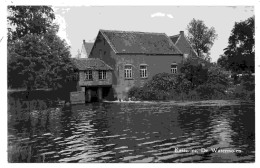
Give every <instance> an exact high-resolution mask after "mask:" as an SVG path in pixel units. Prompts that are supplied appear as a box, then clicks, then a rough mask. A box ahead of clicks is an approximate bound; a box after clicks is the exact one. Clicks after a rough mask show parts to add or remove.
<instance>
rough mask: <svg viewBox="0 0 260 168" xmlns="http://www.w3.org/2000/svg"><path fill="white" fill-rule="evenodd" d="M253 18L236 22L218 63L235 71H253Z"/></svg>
mask: <svg viewBox="0 0 260 168" xmlns="http://www.w3.org/2000/svg"><path fill="white" fill-rule="evenodd" d="M254 36H255V18H254V16H253V17H250V18H248V19H247V20H245V21H241V22H236V23H235V26H234V28H233V29H232V32H231V35H230V37H229V40H228V46H227V48H225V49H224V56H222V57H220V58H219V60H218V63H219V64H220V65H221V66H223V67H225V68H226V69H228V70H232V71H233V72H236V73H242V72H254V68H255V66H254V64H255V63H254V60H255V37H254Z"/></svg>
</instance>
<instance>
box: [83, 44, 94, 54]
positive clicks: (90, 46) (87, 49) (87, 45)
mask: <svg viewBox="0 0 260 168" xmlns="http://www.w3.org/2000/svg"><path fill="white" fill-rule="evenodd" d="M83 45H84V47H85V50H86V52H87V55H89V54H90V51H91V49H92V47H93V45H94V43H88V42H83Z"/></svg>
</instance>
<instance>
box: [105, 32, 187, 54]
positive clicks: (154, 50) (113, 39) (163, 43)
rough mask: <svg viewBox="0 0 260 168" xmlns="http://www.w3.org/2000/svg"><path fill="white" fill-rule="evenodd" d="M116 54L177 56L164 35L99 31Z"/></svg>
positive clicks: (173, 46) (178, 51)
mask: <svg viewBox="0 0 260 168" xmlns="http://www.w3.org/2000/svg"><path fill="white" fill-rule="evenodd" d="M100 33H101V34H102V35H103V36H104V38H105V39H106V40H107V42H108V44H109V45H110V46H111V48H112V49H113V50H114V52H115V53H116V54H147V55H179V54H182V53H181V51H180V50H179V49H178V48H177V47H176V46H175V45H174V44H173V42H172V41H171V39H170V38H169V37H168V36H167V35H166V34H165V33H149V32H133V31H112V30H100Z"/></svg>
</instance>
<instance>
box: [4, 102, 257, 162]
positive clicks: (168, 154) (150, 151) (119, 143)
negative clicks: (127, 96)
mask: <svg viewBox="0 0 260 168" xmlns="http://www.w3.org/2000/svg"><path fill="white" fill-rule="evenodd" d="M8 119H9V121H8V143H9V146H8V150H9V161H11V162H253V161H254V158H255V154H254V151H255V142H254V131H255V129H254V105H252V104H251V105H247V104H244V105H234V106H232V105H229V106H213V105H211V106H192V105H189V106H183V105H180V106H177V105H174V103H159V102H158V103H93V104H86V105H85V104H84V105H73V106H69V107H66V108H63V109H61V108H60V107H53V108H47V109H45V110H37V109H34V110H28V109H27V110H24V109H23V108H22V110H20V111H18V110H13V109H10V108H9V118H8ZM202 148H203V149H209V151H208V152H200V150H201V149H202ZM211 148H219V149H235V150H241V151H242V153H217V152H212V151H211V150H210V149H211ZM177 149H178V150H179V151H177ZM192 150H197V151H198V152H194V151H193V152H192ZM18 151H19V152H18Z"/></svg>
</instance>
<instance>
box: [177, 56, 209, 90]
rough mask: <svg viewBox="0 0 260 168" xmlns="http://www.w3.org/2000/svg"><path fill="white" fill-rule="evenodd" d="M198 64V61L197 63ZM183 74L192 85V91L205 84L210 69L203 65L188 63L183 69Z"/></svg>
mask: <svg viewBox="0 0 260 168" xmlns="http://www.w3.org/2000/svg"><path fill="white" fill-rule="evenodd" d="M196 62H197V61H196ZM181 73H182V74H184V76H185V79H187V80H188V81H190V82H191V83H192V89H194V88H196V87H197V86H199V85H201V84H203V83H205V82H206V81H207V79H208V68H207V67H206V66H205V65H204V66H203V63H197V64H195V63H194V62H192V60H191V61H189V60H188V61H186V62H185V63H184V64H183V67H181Z"/></svg>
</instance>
